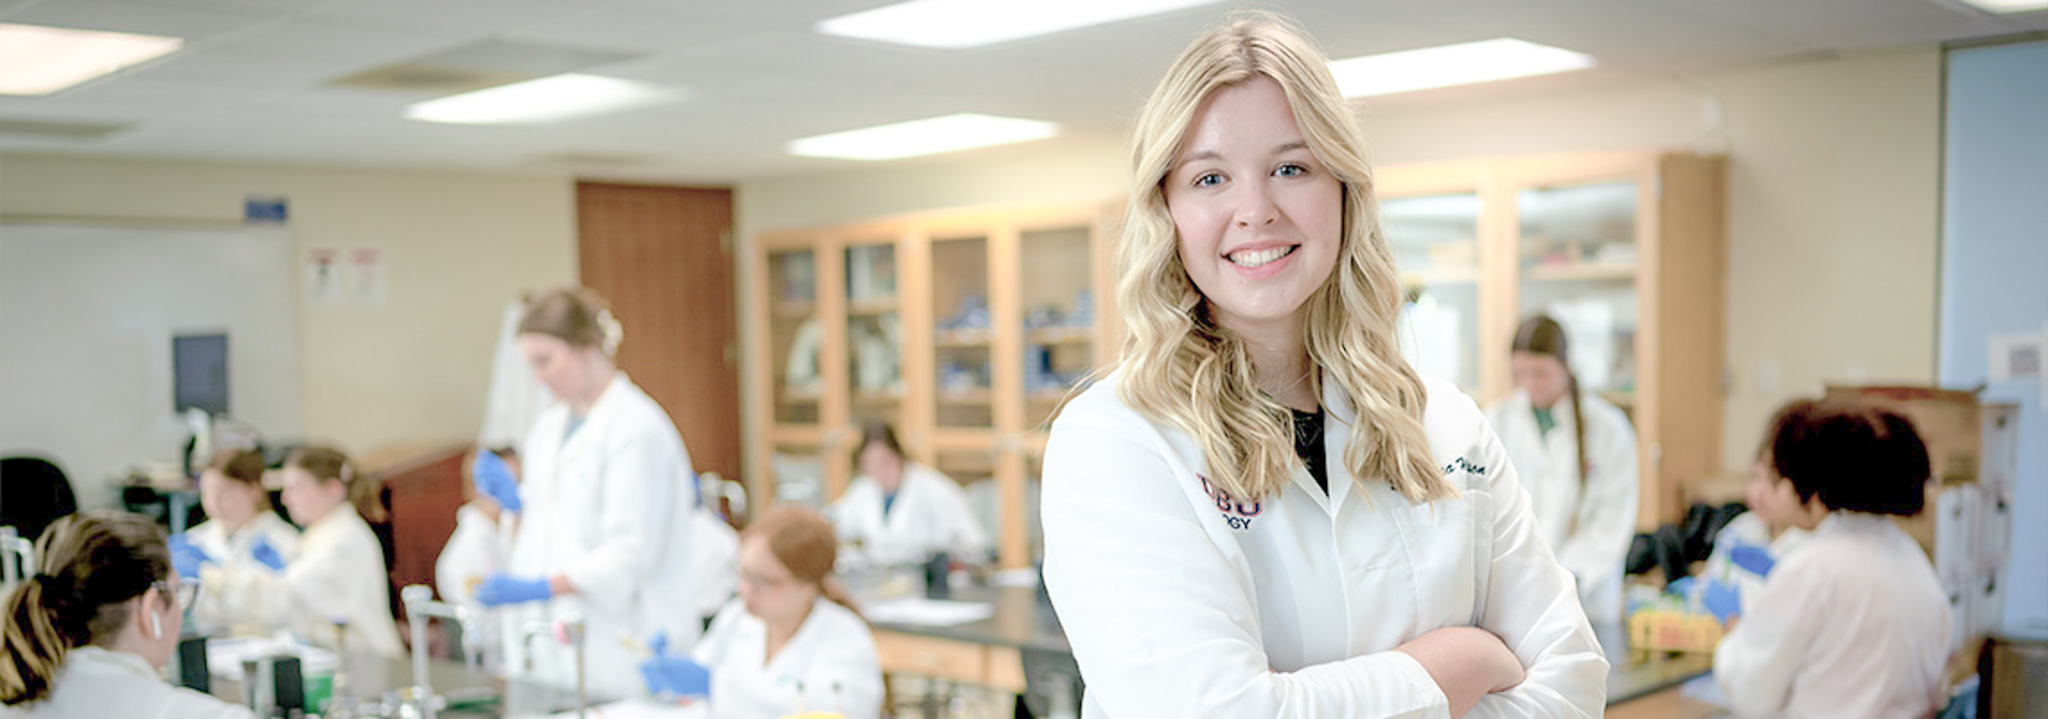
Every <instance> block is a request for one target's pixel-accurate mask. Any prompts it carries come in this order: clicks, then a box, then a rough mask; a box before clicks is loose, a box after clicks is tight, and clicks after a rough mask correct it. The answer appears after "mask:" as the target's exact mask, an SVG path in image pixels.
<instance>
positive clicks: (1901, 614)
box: [1714, 402, 1951, 719]
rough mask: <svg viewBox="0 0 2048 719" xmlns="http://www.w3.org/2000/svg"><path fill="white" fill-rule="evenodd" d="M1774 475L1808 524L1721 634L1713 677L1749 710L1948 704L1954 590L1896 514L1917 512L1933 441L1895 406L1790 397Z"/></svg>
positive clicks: (1793, 515) (1872, 713) (1747, 713)
mask: <svg viewBox="0 0 2048 719" xmlns="http://www.w3.org/2000/svg"><path fill="white" fill-rule="evenodd" d="M1769 441H1770V447H1771V449H1770V466H1771V473H1772V475H1773V484H1774V485H1775V484H1787V485H1790V490H1791V493H1792V495H1793V496H1794V497H1796V499H1797V503H1796V504H1795V505H1794V506H1793V507H1792V511H1791V512H1790V521H1791V524H1792V526H1795V527H1799V528H1801V529H1805V530H1807V531H1810V532H1812V533H1813V535H1812V537H1810V538H1809V539H1807V540H1806V542H1805V544H1804V546H1802V547H1801V548H1800V549H1799V551H1798V552H1795V553H1793V554H1791V555H1790V556H1788V557H1786V558H1785V559H1784V561H1782V562H1780V563H1778V565H1777V566H1776V568H1774V569H1772V570H1771V572H1770V576H1769V578H1767V579H1766V580H1765V581H1764V585H1763V591H1761V592H1758V593H1757V596H1756V597H1755V599H1754V601H1753V602H1750V603H1749V604H1750V606H1753V607H1754V608H1753V609H1752V610H1750V612H1749V614H1748V615H1747V616H1743V617H1740V618H1739V621H1737V622H1736V623H1735V624H1734V628H1733V629H1732V630H1731V631H1730V632H1729V633H1728V634H1727V635H1726V636H1724V637H1723V638H1722V639H1721V645H1720V647H1719V648H1718V649H1716V651H1715V653H1714V677H1715V679H1716V681H1717V682H1718V683H1719V684H1720V686H1721V691H1722V692H1723V693H1724V694H1726V695H1727V697H1728V699H1729V701H1730V702H1731V703H1732V704H1733V706H1734V709H1735V712H1736V714H1738V715H1740V716H1744V717H1766V716H1767V717H1789V718H1795V719H1796V718H1798V717H1871V718H1879V717H1901V718H1905V717H1915V718H1917V717H1926V716H1929V715H1930V714H1932V713H1933V712H1934V711H1935V710H1936V709H1938V708H1940V707H1941V706H1942V705H1943V704H1945V703H1946V688H1945V687H1943V686H1942V669H1943V665H1944V663H1945V662H1946V660H1947V658H1948V643H1949V624H1950V621H1951V618H1950V616H1949V610H1948V602H1947V598H1946V596H1945V595H1944V594H1943V592H1942V590H1941V585H1940V583H1939V582H1938V581H1936V579H1935V575H1934V567H1933V565H1931V564H1929V563H1928V561H1927V555H1926V553H1925V552H1923V551H1922V550H1921V549H1920V546H1919V545H1918V544H1916V543H1914V541H1913V538H1912V537H1909V536H1907V535H1906V533H1905V531H1903V530H1901V529H1899V527H1898V525H1896V524H1893V523H1892V516H1894V515H1897V516H1911V515H1915V514H1919V513H1920V511H1921V509H1922V505H1923V504H1924V503H1925V498H1926V494H1925V491H1926V489H1925V487H1926V484H1927V480H1928V476H1929V466H1928V460H1927V447H1926V446H1925V445H1923V444H1922V443H1921V441H1920V435H1919V434H1918V433H1917V432H1916V431H1915V430H1914V429H1913V425H1912V423H1911V422H1909V421H1907V420H1906V418H1904V417H1902V416H1899V415H1898V414H1896V413H1894V412H1891V411H1889V410H1884V409H1878V408H1872V407H1866V406H1860V405H1853V404H1837V403H1816V402H1795V403H1793V404H1791V405H1789V406H1787V407H1785V408H1784V409H1783V410H1780V411H1779V413H1778V416H1777V419H1776V420H1775V421H1774V422H1773V423H1772V430H1771V438H1770V440H1769Z"/></svg>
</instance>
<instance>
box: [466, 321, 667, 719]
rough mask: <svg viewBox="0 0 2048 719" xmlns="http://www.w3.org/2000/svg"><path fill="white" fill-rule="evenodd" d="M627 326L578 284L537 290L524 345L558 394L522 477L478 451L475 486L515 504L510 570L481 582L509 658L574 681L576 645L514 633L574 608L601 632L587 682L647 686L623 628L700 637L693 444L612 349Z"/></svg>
mask: <svg viewBox="0 0 2048 719" xmlns="http://www.w3.org/2000/svg"><path fill="white" fill-rule="evenodd" d="M623 338H624V329H623V328H622V327H621V326H620V324H619V322H618V321H617V320H616V319H614V318H613V317H612V313H611V311H610V310H609V309H607V306H606V304H605V302H604V300H603V299H602V298H600V297H598V296H597V295H596V294H594V293H592V292H590V291H589V290H587V289H583V288H580V287H567V288H558V289H554V290H548V291H544V292H540V293H536V294H535V295H534V296H533V298H532V299H531V300H530V301H529V302H528V303H527V306H526V311H525V313H524V316H522V317H521V318H520V322H519V337H518V344H519V351H520V354H521V355H522V356H524V357H525V358H526V361H527V364H528V365H529V366H531V367H532V368H533V371H534V375H535V376H536V377H538V378H539V379H540V381H541V384H544V385H546V386H547V388H548V391H549V392H550V393H552V394H553V395H554V397H555V399H556V403H555V404H554V405H553V406H551V407H549V408H548V409H547V410H546V411H544V412H542V413H541V415H540V417H539V418H537V419H535V420H534V424H533V428H532V430H531V431H530V432H529V433H528V435H527V438H526V442H525V444H524V446H522V447H520V451H519V458H520V470H521V473H522V476H521V477H519V479H518V481H517V482H514V481H513V479H512V477H511V476H510V472H509V471H507V472H499V471H497V469H498V468H497V466H496V464H497V463H496V462H494V461H493V460H492V459H488V458H482V457H480V458H479V459H481V460H482V461H481V462H480V463H479V466H478V468H477V470H476V472H477V488H478V490H479V491H480V492H481V493H483V494H485V495H487V496H490V497H491V498H492V499H494V500H495V501H497V502H498V503H499V504H500V505H502V506H503V507H504V508H505V509H506V511H510V512H514V513H516V514H517V515H518V521H517V522H509V523H507V524H506V526H507V527H510V528H511V529H512V530H513V534H514V536H513V537H512V539H511V554H510V555H509V557H508V558H507V560H506V563H505V567H504V569H503V570H502V571H501V572H500V573H497V574H494V575H492V576H490V577H488V578H486V579H485V580H484V582H483V584H482V585H481V586H479V587H477V591H476V598H477V600H478V601H480V602H482V603H484V604H485V605H489V606H495V607H498V608H499V609H498V613H499V614H500V615H501V618H502V621H503V623H504V628H505V630H506V632H507V633H506V634H505V636H504V642H503V644H504V650H505V657H504V660H505V666H506V667H508V668H511V669H512V670H513V671H514V673H515V674H516V675H517V676H519V677H520V678H522V679H526V680H529V681H538V682H542V683H546V684H551V685H555V686H561V687H570V686H574V685H575V682H576V674H577V672H576V660H577V657H576V655H575V654H574V652H573V651H571V650H570V649H569V648H567V647H562V646H558V645H554V644H551V643H545V642H536V643H534V644H533V645H532V646H531V647H529V646H527V645H526V644H525V643H524V642H521V641H519V640H518V638H517V637H514V636H511V634H510V632H513V631H517V630H518V629H519V628H520V627H523V626H526V625H527V624H529V623H531V622H536V621H538V622H549V621H552V620H555V619H558V618H560V617H561V616H562V615H564V614H566V613H569V612H575V613H577V614H579V615H581V616H582V617H583V621H584V625H585V627H586V629H587V631H588V632H589V636H591V637H592V638H593V639H592V641H590V642H589V643H587V644H586V645H585V647H584V660H585V662H586V668H587V677H588V678H589V689H590V691H591V692H592V693H593V694H595V695H598V696H606V697H627V696H632V695H636V694H639V693H640V692H641V691H642V690H643V685H642V682H640V681H639V678H638V673H637V672H635V671H634V669H635V666H636V665H637V663H638V659H637V658H635V657H634V656H633V655H632V654H631V653H629V652H628V651H627V650H626V649H625V647H624V646H622V645H621V643H620V642H619V641H618V638H619V637H621V636H634V637H647V636H653V635H654V634H655V633H657V632H662V631H666V632H667V633H668V637H669V639H670V640H671V641H673V642H675V644H676V646H677V647H679V648H688V647H690V646H691V645H693V644H695V642H696V639H697V634H698V632H699V631H701V628H702V627H703V620H702V618H701V615H700V614H699V612H698V610H697V607H696V606H694V604H695V603H694V602H693V601H691V599H692V598H693V597H695V596H696V591H695V589H696V581H695V577H694V570H693V567H694V564H695V562H694V561H693V559H692V551H691V550H692V547H691V541H690V540H691V535H692V532H691V531H690V526H691V525H690V517H691V512H693V511H694V510H695V509H696V506H697V491H696V487H695V486H694V483H693V481H692V478H693V477H695V476H696V475H695V474H694V473H693V471H692V470H691V467H690V455H689V452H688V451H687V450H685V449H684V447H683V440H682V436H681V435H680V434H678V433H677V432H676V428H675V424H674V423H672V422H670V421H669V417H668V413H667V412H666V411H664V410H663V409H662V408H661V405H659V404H656V403H655V401H654V400H653V399H652V398H650V397H648V396H647V393H645V392H643V391H641V390H640V388H639V387H637V386H635V385H634V384H633V383H632V381H631V380H629V379H627V378H626V375H625V374H624V373H622V372H620V371H619V369H618V367H617V365H616V364H614V362H613V357H614V356H615V353H616V352H617V351H618V346H619V343H620V341H621V340H623Z"/></svg>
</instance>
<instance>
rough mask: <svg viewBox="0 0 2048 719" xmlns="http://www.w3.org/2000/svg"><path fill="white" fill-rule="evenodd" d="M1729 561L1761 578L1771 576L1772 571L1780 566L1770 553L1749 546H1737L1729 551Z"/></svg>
mask: <svg viewBox="0 0 2048 719" xmlns="http://www.w3.org/2000/svg"><path fill="white" fill-rule="evenodd" d="M1728 561H1730V562H1733V563H1734V564H1735V566H1738V567H1741V568H1743V569H1747V570H1749V571H1752V572H1755V573H1756V575H1757V576H1759V577H1768V576H1771V569H1772V568H1774V567H1776V566H1778V560H1776V559H1772V558H1771V553H1770V552H1766V551H1764V550H1763V548H1762V547H1752V546H1749V545H1747V544H1742V545H1737V546H1736V547H1735V548H1733V549H1730V550H1728Z"/></svg>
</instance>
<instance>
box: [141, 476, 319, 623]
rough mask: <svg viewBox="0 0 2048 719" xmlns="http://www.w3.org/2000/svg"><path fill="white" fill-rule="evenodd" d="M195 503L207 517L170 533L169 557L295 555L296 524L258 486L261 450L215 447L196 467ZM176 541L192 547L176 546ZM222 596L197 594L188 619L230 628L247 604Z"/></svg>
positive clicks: (226, 560)
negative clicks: (177, 533) (179, 532)
mask: <svg viewBox="0 0 2048 719" xmlns="http://www.w3.org/2000/svg"><path fill="white" fill-rule="evenodd" d="M199 506H201V507H205V508H206V521H205V522H202V523H200V525H199V526H197V527H193V528H192V529H191V530H190V531H188V532H186V533H185V534H183V535H180V536H177V537H172V538H171V543H172V546H173V547H174V553H173V555H172V556H173V558H174V559H176V558H178V557H179V555H181V554H182V555H184V556H186V557H189V558H194V559H198V560H200V563H202V564H203V563H205V562H220V563H223V564H227V565H233V566H237V567H244V568H250V567H254V566H255V565H256V564H257V560H256V554H257V553H258V552H259V551H260V552H263V553H266V554H268V555H270V556H275V557H278V558H280V559H283V560H284V561H287V562H289V561H291V559H292V557H296V556H298V553H299V530H298V528H296V527H293V526H292V525H291V524H289V523H287V522H285V521H284V518H283V517H279V516H277V512H275V511H272V510H271V507H270V493H269V492H268V491H265V490H264V488H263V455H262V454H261V453H258V452H253V451H249V450H237V449H230V450H222V451H220V452H216V453H214V455H213V460H212V461H210V462H208V463H207V465H206V468H205V469H202V470H200V472H199ZM180 544H184V545H189V546H190V548H191V550H197V551H196V553H195V552H192V551H190V550H182V549H178V545H180ZM258 547H267V548H268V549H262V550H259V549H258ZM186 573H187V574H190V573H191V572H189V571H188V572H186ZM193 576H194V577H196V576H197V575H196V574H195V575H193ZM224 600H225V597H224V596H223V595H221V594H205V595H201V596H200V598H199V603H198V606H195V607H193V608H192V621H193V623H194V624H197V625H198V627H199V630H200V631H201V632H204V633H221V632H228V631H232V630H233V629H234V624H235V622H237V621H240V620H241V619H242V618H243V617H244V616H246V615H247V614H248V612H249V610H250V608H249V607H242V606H235V605H233V604H231V603H229V602H227V601H224Z"/></svg>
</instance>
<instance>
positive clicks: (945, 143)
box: [789, 113, 1060, 160]
mask: <svg viewBox="0 0 2048 719" xmlns="http://www.w3.org/2000/svg"><path fill="white" fill-rule="evenodd" d="M1059 129H1060V128H1059V126H1058V125H1055V124H1053V123H1050V122H1040V121H1038V120H1021V119H1018V118H1014V117H996V116H993V115H978V114H975V113H961V114H958V115H946V116H944V117H929V118H925V119H923V120H911V121H909V122H899V123H896V124H893V125H877V126H875V127H867V128H862V129H859V130H847V131H845V132H834V133H831V134H829V135H818V136H815V137H806V138H803V139H801V140H791V141H790V143H789V154H792V155H802V156H804V157H837V158H841V159H847V160H894V159H896V158H899V157H916V156H918V155H936V154H939V153H941V152H953V151H955V150H966V149H969V148H975V147H989V146H992V145H1007V144H1010V143H1013V142H1026V141H1030V140H1040V139H1044V138H1048V137H1052V136H1053V135H1056V134H1059Z"/></svg>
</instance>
